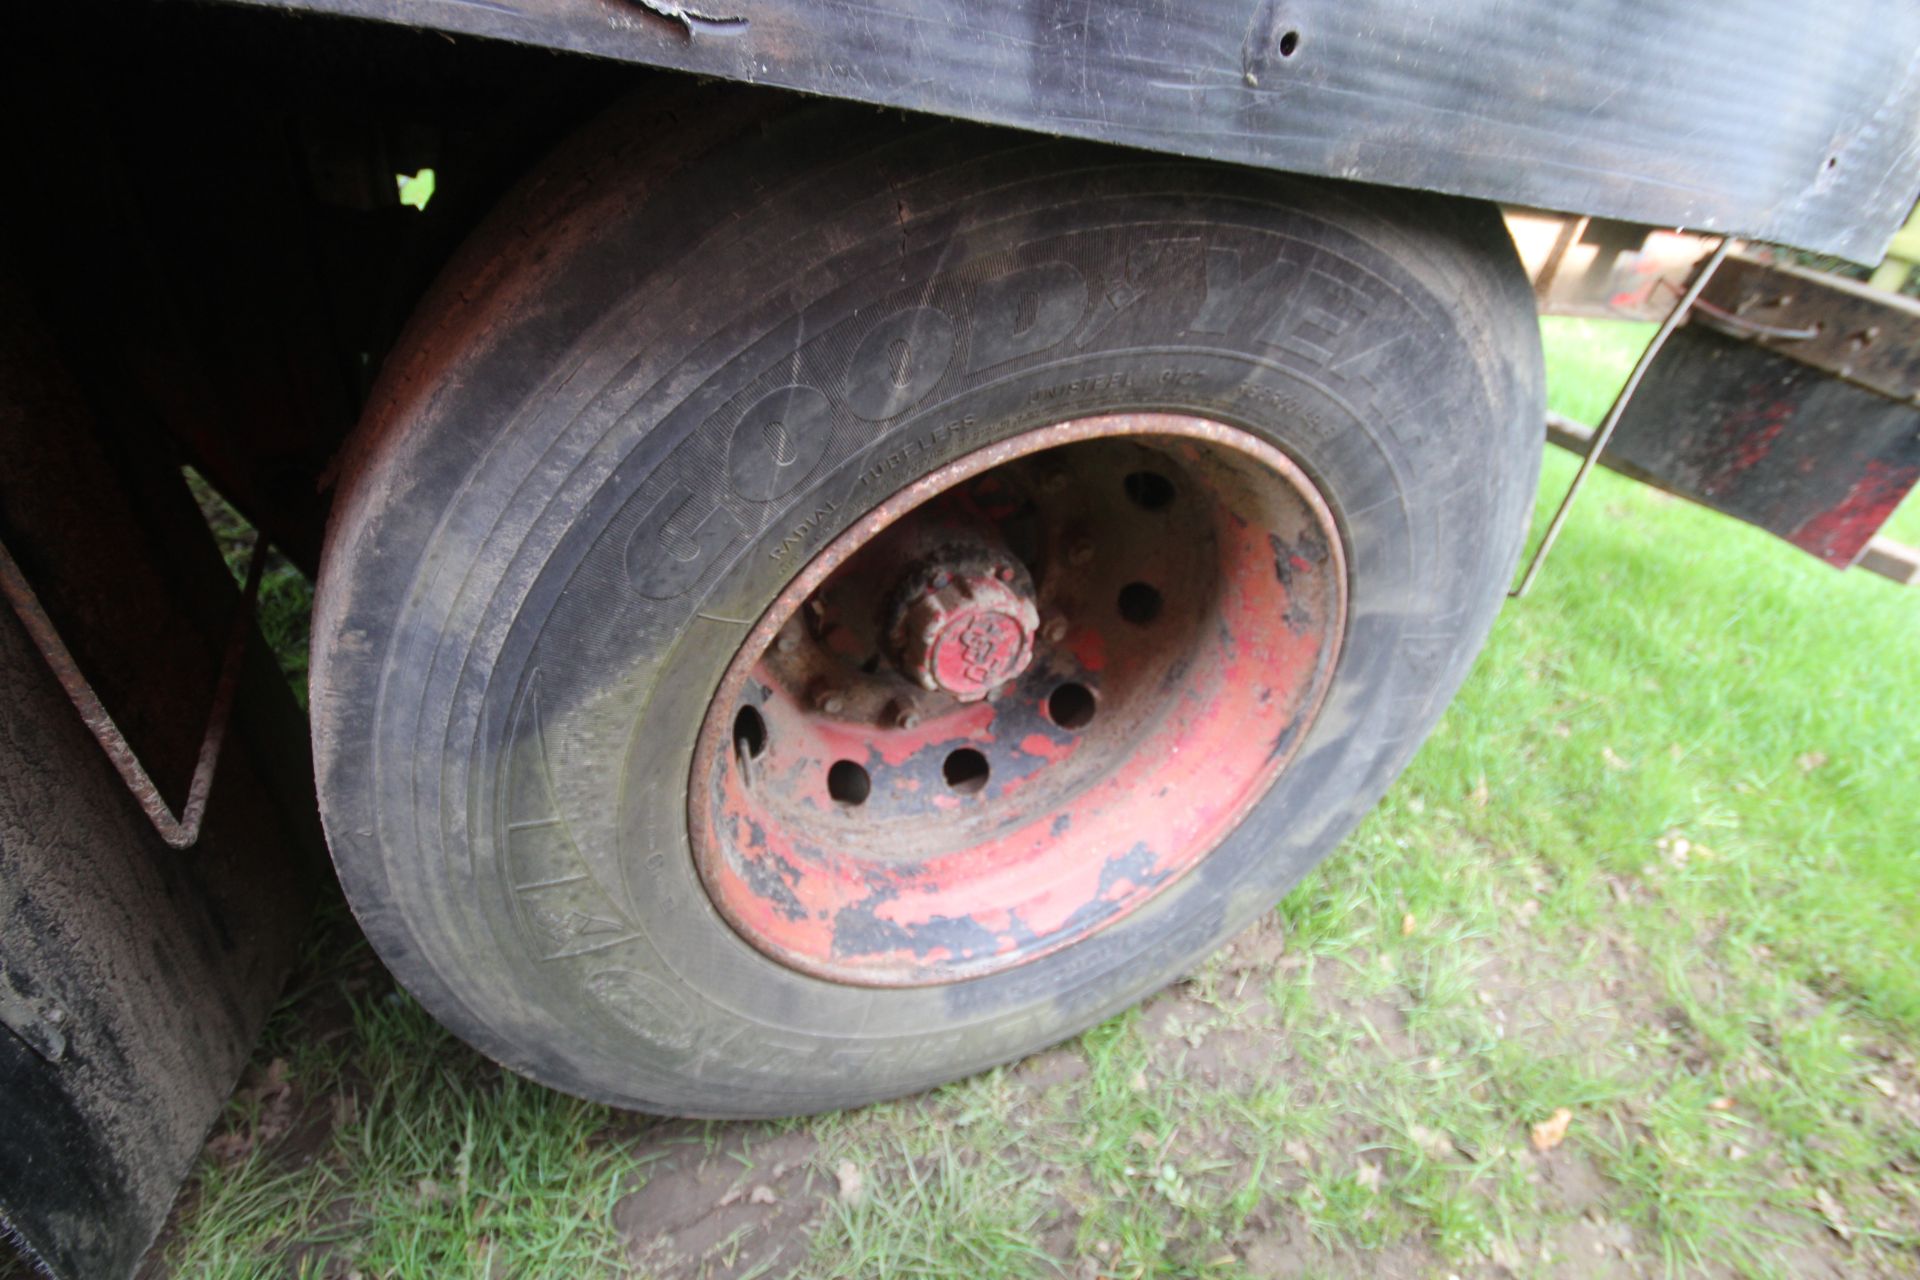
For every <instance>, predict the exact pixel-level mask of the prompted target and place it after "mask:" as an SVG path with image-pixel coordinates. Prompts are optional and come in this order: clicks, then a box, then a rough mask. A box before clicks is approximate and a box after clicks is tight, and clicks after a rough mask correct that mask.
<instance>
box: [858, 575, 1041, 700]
mask: <svg viewBox="0 0 1920 1280" xmlns="http://www.w3.org/2000/svg"><path fill="white" fill-rule="evenodd" d="M1039 629H1040V614H1039V611H1038V610H1037V609H1036V608H1035V607H1034V603H1033V580H1032V578H1031V576H1030V575H1029V574H1028V573H1027V571H1026V568H1025V567H1024V566H1022V565H1020V564H1019V563H1018V562H1017V561H1015V560H1014V559H1013V558H1012V557H1011V556H1006V555H1000V556H995V555H993V554H991V553H985V554H982V553H981V552H980V551H978V550H976V549H972V548H966V547H950V548H947V549H944V550H943V552H942V553H941V555H940V556H939V557H938V558H937V559H936V560H935V561H934V562H933V563H932V564H931V565H930V566H928V567H926V568H925V569H922V570H920V571H919V572H917V573H915V574H913V575H911V577H910V578H909V579H908V581H907V582H906V583H904V584H903V586H902V590H901V591H900V593H899V601H898V603H897V604H896V605H895V606H894V610H893V625H892V626H891V627H890V628H889V629H888V631H889V635H888V638H889V640H890V642H891V647H892V650H893V653H894V661H895V663H896V664H897V665H898V667H899V669H900V671H901V673H902V674H904V675H905V676H906V677H907V678H908V679H910V680H912V681H913V682H914V683H915V684H917V685H919V686H920V687H921V688H923V689H926V690H928V691H929V692H933V693H944V694H946V695H947V696H949V697H951V698H953V699H954V700H955V701H957V702H978V701H980V700H981V699H982V698H985V697H986V696H987V695H988V694H990V693H992V692H993V691H994V690H995V689H997V688H999V687H1000V686H1001V685H1003V684H1005V683H1006V682H1007V681H1009V680H1012V679H1013V678H1014V677H1016V676H1018V675H1019V674H1020V673H1021V672H1023V671H1025V670H1026V669H1027V664H1028V663H1029V662H1031V661H1032V659H1033V639H1034V634H1035V633H1036V632H1037V631H1038V630H1039Z"/></svg>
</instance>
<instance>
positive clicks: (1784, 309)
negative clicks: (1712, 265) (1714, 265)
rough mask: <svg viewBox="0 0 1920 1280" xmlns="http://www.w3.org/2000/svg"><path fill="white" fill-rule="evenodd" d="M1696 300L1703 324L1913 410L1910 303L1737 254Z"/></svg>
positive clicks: (1918, 343)
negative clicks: (1724, 330)
mask: <svg viewBox="0 0 1920 1280" xmlns="http://www.w3.org/2000/svg"><path fill="white" fill-rule="evenodd" d="M1700 300H1701V302H1702V303H1703V304H1704V305H1703V306H1702V308H1701V311H1702V313H1703V315H1704V316H1705V317H1706V322H1707V323H1709V324H1712V323H1714V322H1715V321H1718V326H1719V327H1722V328H1725V329H1727V330H1728V331H1729V332H1731V333H1732V334H1733V336H1735V337H1740V338H1745V339H1748V340H1750V341H1752V342H1754V343H1755V344H1756V345H1759V346H1761V347H1764V348H1766V349H1767V350H1769V351H1774V352H1777V353H1778V354H1780V355H1782V356H1784V357H1786V358H1787V359H1789V360H1792V361H1794V362H1796V363H1798V364H1804V365H1808V366H1810V367H1812V368H1815V369H1819V370H1820V371H1822V372H1824V373H1829V374H1832V375H1833V376H1834V377H1836V378H1841V379H1843V380H1845V381H1847V382H1851V383H1852V384H1854V385H1855V386H1858V387H1863V388H1865V389H1866V390H1868V391H1872V392H1875V393H1877V394H1879V395H1882V396H1885V397H1887V398H1888V399H1890V400H1905V401H1909V402H1915V403H1920V302H1916V301H1915V300H1914V299H1912V298H1908V297H1905V296H1903V295H1901V294H1897V293H1889V292H1887V291H1886V290H1885V289H1876V288H1874V287H1873V286H1872V285H1869V284H1863V283H1861V282H1860V281H1857V280H1847V279H1843V278H1841V277H1839V276H1832V275H1827V274H1825V273H1822V272H1818V271H1806V270H1802V269H1801V268H1799V267H1789V266H1781V265H1778V264H1775V263H1770V262H1764V261H1761V260H1760V259H1759V258H1756V257H1754V256H1752V255H1750V254H1745V253H1737V254H1734V255H1732V256H1731V257H1729V258H1728V259H1727V261H1726V263H1725V265H1724V266H1722V267H1721V268H1720V270H1719V271H1718V272H1717V273H1716V274H1715V276H1714V278H1713V280H1712V281H1710V282H1709V283H1708V285H1707V287H1706V288H1705V289H1704V290H1703V291H1702V292H1701V294H1700ZM1708 308H1711V310H1708ZM1696 319H1698V317H1696Z"/></svg>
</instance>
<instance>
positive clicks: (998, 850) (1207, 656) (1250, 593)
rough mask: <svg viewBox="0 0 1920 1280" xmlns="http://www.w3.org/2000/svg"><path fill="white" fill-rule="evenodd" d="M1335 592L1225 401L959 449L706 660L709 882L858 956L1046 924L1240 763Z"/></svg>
mask: <svg viewBox="0 0 1920 1280" xmlns="http://www.w3.org/2000/svg"><path fill="white" fill-rule="evenodd" d="M1345 609H1346V571H1345V560H1344V556H1343V553H1342V549H1341V544H1340V541H1339V536H1338V532H1337V528H1336V526H1335V523H1334V521H1333V518H1332V515H1331V512H1330V511H1329V510H1328V508H1327V506H1326V504H1325V502H1324V501H1323V500H1322V499H1321V498H1320V496H1319V494H1318V492H1317V491H1316V490H1315V489H1314V487H1313V485H1312V483H1311V481H1309V480H1308V479H1307V478H1306V476H1305V475H1304V474H1303V473H1301V472H1300V471H1299V469H1298V468H1297V467H1296V466H1294V464H1293V463H1292V462H1291V461H1290V460H1288V459H1287V458H1285V457H1284V456H1283V455H1281V454H1280V453H1278V452H1277V451H1276V450H1274V449H1272V448H1271V447H1270V446H1267V445H1265V444H1264V443H1262V442H1260V441H1259V440H1257V439H1255V438H1254V437H1252V436H1249V435H1247V434H1246V433H1244V432H1241V431H1239V430H1237V429H1235V428H1233V427H1230V426H1227V425H1225V424H1223V423H1218V422H1213V421H1210V420H1207V419H1201V418H1193V417H1185V416H1176V415H1166V414H1139V415H1108V416H1103V417H1098V418H1089V419H1080V420H1076V421H1073V422H1066V423H1061V424H1058V425H1056V426H1053V427H1047V428H1042V429H1040V430H1037V431H1032V432H1028V433H1026V434H1024V435H1020V436H1016V437H1013V438H1012V439H1010V440H1007V441H1004V442H1002V443H1000V444H997V445H994V446H991V447H989V448H987V449H985V450H981V451H980V452H978V453H975V454H972V455H968V456H967V457H965V458H962V459H960V460H959V461H957V462H954V463H951V464H949V465H948V466H946V467H944V468H942V469H941V470H939V471H936V472H934V473H933V474H932V475H929V476H927V477H924V478H923V479H921V480H919V481H917V482H915V483H914V484H913V485H912V486H910V487H909V488H908V489H907V490H904V491H902V492H901V493H898V494H895V495H894V496H893V497H892V498H889V499H887V500H886V501H884V502H882V503H881V504H880V505H879V506H877V507H876V508H874V509H873V510H872V511H871V512H869V513H868V514H867V515H866V516H864V517H862V518H861V519H860V520H859V521H857V522H856V523H855V525H854V526H853V527H852V528H850V529H848V530H847V531H846V532H845V533H843V534H842V535H841V536H840V537H839V538H838V539H836V540H835V541H834V542H833V543H832V544H830V545H829V546H828V547H827V548H826V549H825V550H824V551H822V552H821V553H820V554H819V555H818V556H816V557H815V558H814V560H813V561H811V562H810V563H809V564H808V565H807V566H806V567H805V568H804V569H803V570H802V571H801V573H800V574H799V575H798V577H796V578H795V579H794V580H793V582H791V583H790V584H789V585H788V587H787V588H786V590H784V591H783V592H782V593H781V595H780V596H779V598H778V599H776V600H775V601H774V602H773V604H772V605H771V606H770V607H769V608H768V610H767V612H766V613H765V614H764V615H763V616H762V617H761V619H760V620H759V622H758V623H757V624H756V625H755V627H754V628H753V630H752V632H751V633H750V634H749V636H748V638H747V640H746V642H745V643H744V644H743V645H742V646H741V649H740V651H739V653H738V654H737V655H736V656H735V658H734V660H733V662H732V664H731V665H730V666H729V668H728V670H727V673H726V675H725V676H724V677H723V678H722V681H721V683H720V685H719V687H718V689H717V690H716V691H715V694H714V697H713V702H712V704H711V708H710V710H709V712H708V715H707V718H706V722H705V725H704V726H703V728H702V731H701V736H700V739H699V743H698V745H697V747H696V752H695V759H694V772H693V779H694V782H693V785H692V787H691V789H690V792H689V827H690V833H691V836H692V841H693V847H694V854H695V860H696V863H697V865H698V868H699V871H700V875H701V878H702V881H703V883H704V885H705V888H706V890H707V893H708V896H709V897H710V898H711V900H712V901H713V903H714V905H715V906H716V907H717V908H718V909H719V911H720V913H721V914H722V915H723V916H724V917H725V918H726V919H727V920H728V921H729V923H730V924H732V926H733V927H734V929H735V931H736V932H738V933H739V934H740V935H741V936H742V937H743V938H744V939H746V940H747V941H748V942H749V943H751V944H752V945H753V946H754V947H756V948H758V949H759V950H761V951H763V952H765V953H766V954H768V955H770V956H772V957H774V958H775V959H778V960H780V961H782V962H783V963H785V964H787V965H789V966H791V967H793V968H795V969H799V970H801V971H803V972H807V973H811V974H814V975H817V976H820V977H825V978H829V979H833V980H836V981H841V982H849V983H856V984H862V985H876V986H915V985H927V984H931V983H939V982H949V981H954V980H957V979H962V978H968V977H975V976H979V975H981V974H985V973H991V972H995V971H997V970H1001V969H1005V968H1009V967H1011V966H1014V965H1019V964H1024V963H1027V962H1029V961H1032V960H1034V959H1037V958H1038V957H1040V956H1043V955H1046V954H1048V953H1049V952H1052V951H1055V950H1057V949H1059V948H1061V947H1064V946H1067V945H1069V944H1070V943H1072V942H1074V941H1076V940H1078V939H1080V938H1083V937H1085V936H1087V935H1088V934H1090V933H1093V932H1095V931H1097V930H1099V929H1103V928H1106V927H1108V926H1109V925H1111V924H1112V923H1113V922H1115V921H1117V920H1119V919H1121V918H1123V917H1124V916H1126V915H1127V914H1129V913H1131V912H1132V911H1134V910H1137V909H1138V908H1139V907H1140V906H1141V905H1142V904H1144V903H1145V902H1146V901H1148V900H1149V899H1151V898H1152V897H1153V896H1155V895H1156V894H1159V893H1161V892H1164V891H1165V890H1166V889H1168V888H1169V887H1170V886H1171V885H1173V884H1174V883H1176V882H1177V881H1178V879H1179V878H1180V877H1181V876H1182V875H1183V874H1185V873H1186V872H1187V871H1188V870H1190V869H1191V868H1192V867H1193V866H1195V865H1197V864H1198V863H1199V861H1201V860H1202V859H1203V858H1204V857H1205V856H1206V855H1207V854H1208V853H1209V852H1211V850H1212V849H1213V848H1214V847H1215V846H1216V845H1217V844H1218V843H1219V842H1220V841H1221V840H1222V839H1224V838H1225V837H1226V835H1227V834H1228V833H1229V832H1230V831H1231V830H1232V829H1233V828H1234V827H1235V826H1237V825H1238V824H1239V822H1240V820H1241V819H1242V818H1243V817H1244V816H1245V815H1246V814H1247V812H1249V811H1250V810H1251V808H1252V807H1253V805H1254V804H1255V803H1256V802H1257V801H1258V800H1259V799H1260V797H1261V796H1262V795H1264V794H1265V793H1266V791H1267V789H1268V788H1269V787H1270V786H1271V785H1272V783H1273V781H1274V779H1275V778H1276V777H1277V776H1278V774H1279V772H1280V771H1281V770H1282V769H1283V768H1284V767H1285V766H1286V764H1287V762H1288V761H1289V760H1290V758H1291V756H1292V754H1293V752H1294V750H1295V749H1296V748H1297V746H1298V744H1299V742H1300V741H1301V739H1302V738H1303V737H1304V733H1305V729H1306V727H1307V726H1308V725H1309V724H1310V723H1311V721H1312V718H1313V716H1314V714H1315V713H1316V712H1317V710H1318V707H1319V703H1320V700H1321V697H1322V696H1323V694H1324V692H1325V689H1326V686H1327V683H1328V681H1329V679H1330V677H1331V674H1332V671H1333V667H1334V664H1335V662H1336V660H1337V658H1338V653H1339V648H1340V640H1341V636H1342V633H1343V630H1344V626H1345Z"/></svg>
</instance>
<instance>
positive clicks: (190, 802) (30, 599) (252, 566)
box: [0, 535, 267, 849]
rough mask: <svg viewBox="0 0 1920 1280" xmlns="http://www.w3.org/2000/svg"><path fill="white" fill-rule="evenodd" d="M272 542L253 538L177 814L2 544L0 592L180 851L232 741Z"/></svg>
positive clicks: (192, 835) (194, 833) (196, 825)
mask: <svg viewBox="0 0 1920 1280" xmlns="http://www.w3.org/2000/svg"><path fill="white" fill-rule="evenodd" d="M266 550H267V543H266V539H265V538H262V537H260V536H258V535H255V538H254V543H253V551H252V553H251V555H250V558H249V560H248V562H247V582H246V586H245V588H244V589H243V590H242V592H241V596H240V601H239V603H238V604H237V605H236V607H235V612H234V619H233V623H232V625H231V626H230V627H229V628H228V631H227V644H226V649H225V651H224V652H223V653H222V655H221V659H220V675H219V678H218V680H217V681H216V682H215V684H214V688H213V706H212V708H211V710H209V712H208V713H207V731H206V733H205V735H204V736H202V738H201V740H200V753H199V756H198V757H197V758H196V759H195V761H194V766H193V780H192V781H191V782H190V783H189V784H188V786H187V803H186V807H185V808H183V809H182V810H181V811H180V814H179V816H178V817H176V816H175V815H174V813H173V810H172V809H170V808H168V807H167V802H166V800H165V799H164V798H163V797H162V796H161V795H160V788H159V786H158V785H156V784H155V782H154V780H153V777H152V775H151V774H149V773H148V772H147V769H146V766H145V765H143V764H141V763H140V757H139V755H138V754H136V753H135V751H134V749H133V744H132V743H130V742H128V741H127V737H126V735H125V734H124V733H122V732H121V731H120V726H119V725H117V724H115V723H114V721H113V717H112V716H111V715H109V714H108V713H107V708H106V706H105V705H104V704H103V703H102V702H101V701H100V696H99V694H97V693H95V692H94V689H93V686H92V685H91V684H89V683H87V678H86V677H85V676H84V675H82V674H81V672H80V667H79V664H78V663H76V662H75V661H74V658H73V651H72V650H70V649H68V648H67V645H66V641H64V640H62V639H61V638H60V632H59V630H58V629H57V628H56V627H55V626H54V625H53V619H52V618H50V617H48V616H47V611H46V608H45V607H44V606H43V605H42V604H41V603H40V597H39V596H38V595H36V594H35V593H34V590H33V587H32V586H31V585H30V584H29V583H28V582H27V579H26V575H25V574H23V573H21V572H20V566H19V564H18V563H17V562H16V561H15V560H14V558H13V553H12V552H10V551H8V550H7V548H6V544H5V543H0V594H4V595H5V596H6V598H7V603H8V604H10V605H12V606H13V611H14V612H15V613H16V614H18V615H19V616H20V621H21V623H22V624H23V625H24V626H25V627H26V629H27V634H28V635H29V636H30V637H31V638H32V640H33V645H34V648H36V649H38V650H39V651H40V656H41V657H43V658H45V659H46V661H47V666H48V667H50V668H52V670H53V674H54V677H55V679H57V680H58V681H59V682H60V687H61V689H63V690H64V691H65V692H66V695H67V697H68V699H69V700H71V701H72V703H73V706H74V709H75V710H76V711H78V712H79V713H80V719H81V720H82V721H83V722H84V723H85V724H86V726H87V728H88V730H90V731H91V732H92V734H93V737H94V740H95V741H96V742H98V743H99V744H100V749H101V750H102V751H105V752H106V753H107V759H108V760H110V761H111V762H112V763H113V767H114V769H115V770H117V771H118V772H119V774H120V779H121V781H123V782H125V783H126V784H127V790H128V791H131V792H132V793H133V798H134V799H135V800H137V801H139V803H140V808H141V809H142V810H144V811H145V813H146V815H147V819H148V821H150V822H152V823H153V828H154V830H155V831H158V832H159V833H160V838H161V839H162V840H164V841H166V842H167V844H169V845H170V846H172V847H173V848H175V849H187V848H191V847H192V846H193V844H194V842H195V841H197V840H198V839H199V838H200V823H201V820H202V819H203V818H204V817H205V816H206V812H207V794H208V793H209V792H210V791H211V790H212V789H213V774H214V770H215V768H216V767H217V766H218V765H219V762H220V748H221V745H222V744H223V743H224V742H225V741H226V736H227V723H228V721H229V720H230V719H231V718H232V712H233V697H234V691H235V689H236V688H237V687H238V686H239V683H240V667H241V663H242V662H243V661H244V659H245V658H246V651H247V640H248V638H249V636H250V634H251V633H252V630H253V602H254V599H255V598H256V597H257V596H258V595H259V593H260V576H261V572H262V570H264V569H265V568H266V559H267V558H266Z"/></svg>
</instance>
